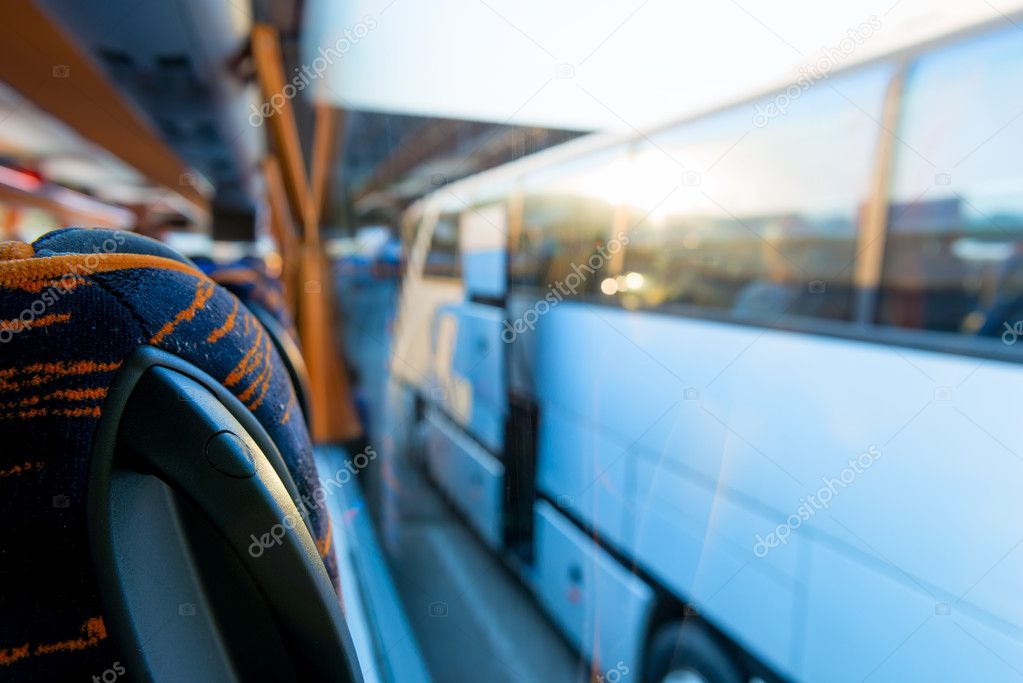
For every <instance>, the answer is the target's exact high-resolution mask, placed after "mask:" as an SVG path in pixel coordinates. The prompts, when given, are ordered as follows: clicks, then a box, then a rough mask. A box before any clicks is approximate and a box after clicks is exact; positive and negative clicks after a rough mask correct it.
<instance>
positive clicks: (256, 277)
mask: <svg viewBox="0 0 1023 683" xmlns="http://www.w3.org/2000/svg"><path fill="white" fill-rule="evenodd" d="M195 261H196V264H197V265H198V266H199V268H200V269H201V270H202V271H203V272H204V273H206V274H207V275H208V276H209V277H210V278H211V279H212V280H213V281H214V282H216V283H217V284H218V285H220V286H221V287H223V288H224V289H226V290H227V291H229V292H231V293H232V294H234V295H235V296H236V297H238V298H239V299H240V300H241V302H242V303H243V304H245V305H246V306H247V307H248V308H249V310H250V311H252V313H253V314H254V315H255V316H256V317H257V318H258V319H259V321H260V322H261V323H263V326H264V327H265V328H266V329H267V332H268V333H269V334H270V336H271V338H272V339H273V342H274V345H275V346H276V347H277V352H278V353H279V354H280V355H281V359H282V360H283V361H284V365H285V367H286V368H287V369H288V374H289V376H290V377H291V383H292V385H293V386H294V387H295V393H296V395H297V396H298V403H299V407H300V408H301V410H302V415H303V416H304V417H305V420H306V424H307V425H308V424H309V423H310V414H309V410H310V401H309V391H310V390H309V370H308V368H307V367H306V364H305V360H304V359H303V357H302V351H301V348H300V347H299V344H298V341H299V339H298V332H297V331H296V330H295V323H294V319H293V318H292V316H291V312H290V311H289V310H288V306H287V303H286V302H285V298H284V286H283V284H282V283H281V281H280V280H279V279H278V278H275V277H273V276H271V275H270V274H269V273H268V272H267V269H266V266H265V264H264V263H263V262H262V261H261V260H260V259H256V258H242V259H239V260H238V261H235V262H232V263H224V264H221V263H217V262H216V261H214V260H213V259H210V258H205V257H200V258H199V259H195Z"/></svg>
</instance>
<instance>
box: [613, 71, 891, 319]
mask: <svg viewBox="0 0 1023 683" xmlns="http://www.w3.org/2000/svg"><path fill="white" fill-rule="evenodd" d="M890 76H891V67H889V66H887V65H885V66H879V67H874V68H872V69H868V70H866V71H861V72H858V73H855V74H851V75H849V76H845V77H842V78H838V77H836V78H834V79H829V80H827V81H824V82H818V83H815V84H813V85H811V86H810V87H809V88H808V89H806V90H803V91H800V93H799V95H798V96H797V97H792V96H791V95H789V94H788V91H786V93H783V94H780V95H778V96H776V97H774V98H771V99H770V100H767V101H764V102H759V103H754V104H750V105H744V106H739V107H735V108H732V109H730V110H728V111H725V112H722V113H719V114H716V115H711V116H709V117H707V118H706V119H702V120H699V121H695V122H691V123H685V124H682V125H681V126H678V127H675V128H672V129H668V130H665V131H663V132H660V133H658V134H655V135H652V136H650V138H648V139H646V140H644V141H643V142H641V143H640V145H639V148H638V149H637V154H636V158H635V162H634V170H633V172H632V174H631V185H630V186H631V187H633V188H634V191H633V192H631V193H630V194H631V195H632V196H631V197H630V204H631V205H632V209H631V212H630V217H631V218H630V223H631V224H632V226H633V227H632V232H631V233H630V239H629V244H628V246H627V247H626V249H625V256H624V261H623V267H622V273H621V275H620V276H619V277H617V278H616V282H613V283H612V282H609V283H607V284H608V287H607V293H615V294H616V295H617V296H618V298H619V300H620V301H621V303H622V304H623V305H625V306H626V307H629V308H643V307H654V306H660V305H663V304H682V305H689V306H695V307H701V308H707V309H717V310H721V311H724V312H727V313H728V314H729V315H730V316H731V317H734V318H739V319H754V320H759V321H764V322H770V321H774V320H776V319H778V318H781V317H782V316H788V315H799V316H813V317H819V318H830V319H839V320H845V319H849V318H850V317H851V310H852V300H853V296H852V274H853V261H854V257H855V252H856V248H855V245H856V234H857V226H858V222H859V215H860V212H861V207H862V206H863V205H864V203H865V202H866V200H867V195H868V192H869V185H870V178H871V172H872V169H873V163H874V157H875V150H876V147H877V144H876V141H877V138H878V125H877V123H876V121H877V120H880V118H881V110H882V106H883V101H884V96H885V91H886V89H887V85H888V83H889V81H890ZM783 96H784V97H785V98H786V99H785V102H786V103H787V104H786V105H785V108H784V112H783V113H777V112H779V110H780V108H781V98H782V97H783ZM764 112H775V113H776V114H777V115H776V116H774V117H773V118H771V117H768V116H767V115H766V114H765V113H764ZM836 159H841V160H842V163H840V164H837V163H835V160H836Z"/></svg>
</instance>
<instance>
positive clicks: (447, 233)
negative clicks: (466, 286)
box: [425, 213, 461, 277]
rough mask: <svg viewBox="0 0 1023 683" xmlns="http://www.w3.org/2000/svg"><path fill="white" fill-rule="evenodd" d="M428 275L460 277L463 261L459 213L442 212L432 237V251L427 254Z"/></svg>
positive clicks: (426, 269)
mask: <svg viewBox="0 0 1023 683" xmlns="http://www.w3.org/2000/svg"><path fill="white" fill-rule="evenodd" d="M425 271H426V274H427V275H435V276H438V277H459V276H460V275H461V261H460V259H459V258H458V214H454V213H449V214H441V215H440V216H439V217H438V218H437V225H436V226H434V228H433V236H432V237H431V238H430V251H429V252H428V253H427V255H426V268H425Z"/></svg>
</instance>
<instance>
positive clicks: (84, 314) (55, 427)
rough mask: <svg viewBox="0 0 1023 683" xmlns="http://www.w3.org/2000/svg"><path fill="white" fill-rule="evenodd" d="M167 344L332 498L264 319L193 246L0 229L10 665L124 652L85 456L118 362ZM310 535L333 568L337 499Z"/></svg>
mask: <svg viewBox="0 0 1023 683" xmlns="http://www.w3.org/2000/svg"><path fill="white" fill-rule="evenodd" d="M147 345H148V346H152V347H156V348H158V349H160V350H162V351H164V352H167V353H170V354H172V355H174V356H177V357H178V358H180V359H182V360H183V361H185V362H187V363H189V364H191V365H192V366H194V367H195V368H197V369H198V370H200V371H202V372H204V373H206V374H208V375H209V376H211V377H213V378H214V379H215V380H217V381H219V382H220V383H221V384H222V385H223V387H225V388H226V389H227V390H228V391H229V392H230V393H231V394H233V395H234V396H235V397H236V398H237V399H238V401H240V402H241V403H242V404H244V406H245V407H246V408H247V409H248V410H249V411H250V412H251V414H252V415H253V416H254V417H255V418H256V419H257V420H258V421H259V423H260V424H261V425H262V427H263V428H264V429H265V430H266V432H267V434H268V435H269V437H270V438H271V439H272V440H273V442H274V444H275V445H276V447H277V448H278V449H279V451H280V453H281V455H282V456H283V459H284V460H285V462H286V464H287V466H288V468H289V469H290V471H291V473H292V476H293V478H294V480H295V483H296V485H297V488H298V490H299V492H300V493H301V495H302V496H303V498H305V499H307V500H313V499H321V498H317V496H321V497H322V491H321V490H320V487H319V483H318V479H317V477H316V472H315V466H314V463H313V461H312V456H311V445H310V441H309V435H308V433H307V431H306V427H305V424H304V423H303V420H302V419H300V418H298V419H296V418H295V416H296V414H297V400H296V396H295V393H294V391H293V389H292V386H291V382H290V381H289V377H288V372H287V371H286V370H285V368H284V367H283V365H282V363H281V359H280V357H279V355H278V353H277V351H276V350H275V348H274V345H273V344H272V343H271V341H270V339H269V338H268V336H267V334H266V332H265V330H264V329H263V327H262V325H260V324H259V322H258V321H257V320H256V318H255V317H254V316H253V315H252V314H251V313H250V312H249V311H248V310H247V309H246V308H245V307H244V306H243V305H241V304H240V302H239V301H238V299H237V298H235V297H234V296H233V295H231V294H230V293H229V292H227V291H226V290H225V289H223V288H222V287H220V286H218V285H216V284H215V283H214V282H213V281H211V280H210V279H209V278H208V277H206V276H205V275H204V274H203V273H202V272H200V271H199V270H198V269H196V268H195V266H194V264H192V263H191V262H190V261H189V260H188V259H186V258H184V257H182V256H180V255H179V254H177V253H176V252H174V251H173V250H171V249H169V248H168V247H166V246H165V245H163V244H161V243H159V242H156V241H154V240H151V239H148V238H145V237H141V236H138V235H135V234H132V233H127V232H123V231H113V230H103V229H84V228H68V229H64V230H58V231H55V232H51V233H49V234H47V235H44V236H42V237H40V238H39V239H38V240H36V241H35V242H34V243H33V244H31V245H27V244H24V243H20V242H7V243H0V444H3V447H2V448H0V519H3V521H4V533H3V534H0V605H2V607H0V679H3V680H5V681H6V680H16V681H20V680H73V679H80V680H91V678H92V677H93V676H95V675H97V674H101V673H102V672H103V671H105V670H107V669H109V668H110V667H111V666H112V665H113V663H114V658H115V656H114V653H113V650H112V647H111V645H110V640H109V638H108V637H107V631H106V625H105V624H104V619H103V611H102V604H101V601H100V597H99V594H98V589H97V581H96V577H95V575H94V572H93V565H92V562H91V558H90V547H89V543H88V534H87V524H86V495H87V490H86V488H87V487H86V482H87V468H88V464H89V456H90V452H91V448H92V445H93V440H94V436H95V433H96V428H97V424H98V423H99V421H100V419H101V417H102V415H103V411H104V405H105V399H106V397H107V393H108V390H109V388H110V386H111V383H112V382H113V380H114V378H115V376H116V374H117V373H118V370H119V369H120V367H121V365H122V363H124V361H125V359H126V358H128V357H129V356H130V355H131V354H132V353H133V352H135V351H136V350H137V349H138V348H139V347H142V346H147ZM309 513H310V526H311V527H312V530H313V537H314V539H316V545H317V547H318V548H319V550H320V552H321V556H322V557H323V560H324V563H325V565H326V566H327V570H328V572H329V573H330V576H331V577H332V579H333V580H334V581H335V583H336V567H335V558H334V555H333V552H332V548H331V530H330V528H329V522H328V519H327V517H326V514H325V512H324V511H323V510H321V509H319V508H318V507H316V506H312V507H311V508H310V509H309Z"/></svg>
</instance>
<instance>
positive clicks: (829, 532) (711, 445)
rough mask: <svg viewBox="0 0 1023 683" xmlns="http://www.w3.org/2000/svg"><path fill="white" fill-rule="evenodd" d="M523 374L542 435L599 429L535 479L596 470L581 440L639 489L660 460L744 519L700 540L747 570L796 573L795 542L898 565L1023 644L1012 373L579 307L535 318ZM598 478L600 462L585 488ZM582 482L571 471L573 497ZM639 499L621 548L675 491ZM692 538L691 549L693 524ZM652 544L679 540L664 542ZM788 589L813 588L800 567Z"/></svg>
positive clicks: (592, 518) (641, 552)
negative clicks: (528, 367)
mask: <svg viewBox="0 0 1023 683" xmlns="http://www.w3.org/2000/svg"><path fill="white" fill-rule="evenodd" d="M536 363H537V371H536V382H537V386H538V391H537V395H538V396H539V397H540V422H541V425H543V423H544V421H545V420H549V419H557V417H554V418H551V416H552V415H553V416H558V415H566V416H571V420H572V421H573V422H575V423H577V424H579V425H582V426H583V428H584V429H586V430H589V431H591V432H593V433H592V434H589V435H587V437H586V439H581V438H580V439H578V440H577V441H576V443H571V442H569V441H567V440H563V441H558V442H557V447H554V445H553V444H554V442H553V441H551V442H550V443H547V444H546V446H547V447H546V448H544V449H542V450H541V453H540V456H539V466H540V468H541V470H542V471H547V472H551V473H559V472H570V471H572V468H573V467H575V465H574V464H573V461H576V460H578V459H585V458H587V457H590V458H592V457H593V455H592V454H591V453H588V452H587V451H588V450H589V449H592V448H593V447H594V445H599V446H600V449H601V450H600V451H599V456H600V457H601V458H603V459H604V460H603V461H604V462H608V463H610V462H613V461H614V459H615V457H617V456H616V455H614V454H612V453H610V452H608V453H607V454H605V453H603V452H602V451H603V449H604V448H605V447H604V446H603V444H604V443H605V441H607V442H612V441H614V442H617V443H619V444H622V448H621V450H620V452H619V454H618V455H619V456H620V461H622V462H625V463H628V465H627V467H626V468H624V470H623V471H620V472H617V473H616V474H615V478H616V479H619V481H628V480H629V477H635V480H636V481H642V479H643V477H641V476H639V474H638V470H637V469H636V468H637V467H638V465H637V462H638V460H639V458H644V459H646V460H649V461H652V462H658V463H661V462H663V465H664V467H665V468H666V469H667V470H672V471H679V472H684V473H685V476H687V477H690V478H692V479H693V480H694V481H699V482H702V484H703V486H704V487H705V488H707V489H709V490H713V492H714V493H713V501H714V502H713V503H712V505H713V506H714V507H715V508H716V509H717V510H727V509H729V506H734V505H739V506H745V507H747V508H748V509H749V510H750V511H755V512H756V513H757V516H747V517H746V518H745V521H742V522H741V523H739V522H736V523H735V524H734V525H733V524H729V525H722V521H721V518H720V517H710V520H711V521H709V522H706V529H709V530H710V531H711V532H714V533H718V529H721V530H722V531H721V533H723V534H724V536H725V537H726V538H727V539H729V541H730V542H732V543H735V544H737V545H738V546H739V547H741V545H742V543H743V538H742V537H743V536H744V535H745V536H746V538H745V543H746V547H747V558H748V560H749V562H750V563H751V564H752V565H753V567H754V568H755V569H756V572H758V573H759V574H763V575H765V576H769V575H771V573H772V572H775V571H783V572H791V568H792V567H793V566H795V565H796V562H795V561H794V560H792V559H791V556H790V555H788V553H790V551H791V550H792V549H793V548H795V547H796V544H802V543H812V544H813V545H814V546H816V545H817V544H820V543H828V544H831V545H832V546H834V547H835V548H837V549H839V552H842V553H845V554H847V555H848V556H849V557H859V558H863V559H864V561H872V562H877V561H884V562H886V563H889V564H891V565H894V566H896V567H898V569H899V573H900V575H901V576H902V577H903V578H902V580H903V581H904V582H905V583H906V584H907V585H913V584H914V583H921V584H925V585H928V586H933V587H934V589H935V590H936V591H941V592H944V593H945V594H949V595H952V596H965V597H964V598H963V600H964V605H965V604H967V603H968V604H969V609H972V610H974V611H975V612H976V613H977V615H978V616H977V618H978V619H980V620H982V621H984V623H986V624H988V625H989V626H990V627H992V628H995V629H999V630H1001V631H1003V632H1005V633H1018V630H1019V627H1020V625H1021V623H1023V619H1021V614H1023V612H1021V607H1020V599H1021V598H1020V597H1019V593H1020V592H1019V591H1017V590H1016V587H1017V586H1018V580H1015V579H1013V577H1018V576H1020V575H1023V552H1018V551H1019V548H1018V547H1017V546H1018V542H1019V539H1020V538H1023V496H1021V495H1020V491H1023V462H1021V458H1023V455H1020V454H1023V431H1021V430H1019V429H1018V424H1019V420H1018V405H1016V404H1015V402H1013V401H1011V400H1006V397H1011V396H1013V395H1014V393H1015V388H1018V387H1019V386H1021V385H1023V367H1020V366H1019V365H1015V364H1007V363H1000V362H996V361H982V360H978V359H971V358H965V357H960V356H954V355H950V354H939V353H934V352H925V351H918V350H912V349H907V348H894V347H890V346H884V345H881V344H876V343H866V342H861V341H854V340H849V339H839V338H834V337H826V336H823V335H809V334H800V333H795V332H788V331H781V330H771V329H764V328H758V327H752V326H744V325H736V324H729V323H724V322H713V321H707V320H698V319H686V318H678V317H669V316H666V315H660V314H650V313H630V312H627V311H622V310H616V309H611V308H606V307H592V306H587V305H582V304H578V303H574V302H564V303H561V304H560V305H558V306H557V307H555V308H553V309H552V310H551V311H550V312H549V313H548V314H547V315H545V316H544V317H543V318H542V320H541V322H540V326H539V328H538V330H537V349H536ZM559 428H560V427H559ZM588 447H589V448H588ZM630 468H632V469H631V471H630ZM601 474H602V468H600V467H599V466H594V467H593V469H592V475H590V476H589V477H588V478H589V480H590V482H592V485H593V486H596V485H597V481H598V479H599V475H601ZM657 477H660V474H658V475H657ZM657 477H654V480H656V479H657ZM556 479H557V477H556V476H552V477H550V479H549V480H551V481H554V480H556ZM547 480H548V479H542V481H547ZM587 483H588V482H586V479H585V477H584V475H583V474H582V472H581V471H580V473H579V481H578V482H576V483H575V484H574V486H577V487H580V486H581V487H584V486H586V485H587ZM678 486H681V484H678ZM680 490H681V489H680ZM644 493H645V491H643V490H641V488H637V490H636V492H635V494H629V496H634V497H629V496H627V497H626V498H625V499H624V500H623V501H621V504H620V506H619V507H620V508H621V509H622V510H623V511H624V513H625V515H626V519H627V520H628V519H629V514H630V513H629V510H633V511H634V513H635V518H634V519H632V521H631V522H629V521H627V522H626V523H625V529H626V533H628V529H629V528H630V527H635V528H636V529H639V528H640V526H641V524H642V523H643V519H642V515H644V514H646V515H648V516H650V518H654V516H661V517H668V518H670V517H671V515H672V511H671V510H669V509H667V508H666V505H667V504H668V503H670V502H672V501H677V500H678V499H677V498H676V494H674V493H672V492H671V491H665V492H664V493H663V494H658V495H657V496H651V498H650V500H647V499H646V497H645V496H644ZM708 504H710V503H708ZM705 507H706V506H705ZM589 508H590V509H586V506H584V507H583V508H582V509H581V510H580V511H579V518H580V519H582V520H583V521H584V522H585V523H586V524H588V525H591V526H593V527H595V528H598V529H599V528H601V527H600V525H601V524H602V522H601V518H602V517H607V516H611V517H613V516H614V514H617V513H616V512H615V510H614V509H613V507H612V509H611V510H609V509H608V507H607V506H604V505H603V504H602V507H599V508H596V509H595V508H594V506H589ZM760 525H763V526H760ZM687 533H690V534H691V535H692V537H693V538H698V533H699V525H697V526H696V527H694V528H692V529H690V530H688V532H687ZM705 533H706V532H705ZM650 538H658V544H657V545H658V546H670V545H672V544H673V543H674V542H675V537H674V536H672V535H671V534H670V532H669V531H667V530H666V531H665V535H664V536H660V537H657V536H656V535H653V534H651V535H650ZM682 538H685V537H684V536H683V537H682ZM710 538H711V539H715V538H716V537H715V536H713V535H712V536H711V537H710ZM762 542H763V544H764V545H761V543H762ZM649 545H650V547H641V548H638V549H637V550H636V551H635V557H634V558H632V559H634V560H635V561H636V562H637V563H638V564H639V565H640V566H641V567H644V568H645V569H647V570H648V571H651V572H654V571H656V572H657V574H658V576H662V577H663V578H664V580H665V581H666V583H668V585H673V584H671V583H670V582H669V580H670V579H671V578H672V577H675V576H676V575H677V572H678V569H677V568H672V567H671V566H670V562H667V561H666V560H664V559H663V558H661V559H657V558H658V555H657V554H656V551H657V550H658V548H656V547H653V546H654V544H653V543H652V542H651V543H650V544H649ZM692 547H693V550H692V552H694V553H695V552H700V551H699V550H698V549H697V546H695V545H694V546H692ZM707 547H708V548H709V549H710V550H704V551H703V552H702V553H701V554H700V556H699V561H700V562H701V563H709V564H710V565H713V564H714V563H716V562H718V561H719V559H718V558H716V557H715V555H714V552H713V548H714V547H715V545H714V543H711V544H710V545H708V546H707ZM1014 549H1015V550H1014ZM807 552H809V551H807ZM879 558H880V559H879ZM655 564H656V565H657V566H654V565H655ZM726 564H727V563H726ZM721 566H725V565H721ZM746 573H747V572H745V571H744V572H740V574H739V576H743V575H745V574H746ZM753 575H756V574H751V576H753ZM682 578H683V579H684V578H685V577H684V575H682ZM797 578H798V580H800V581H801V582H803V581H807V580H811V579H810V578H809V577H806V576H805V573H803V572H801V573H800V575H799V576H798V577H797ZM738 580H739V579H737V581H738ZM674 585H675V586H676V590H679V589H680V588H681V586H679V585H678V584H674ZM696 585H697V586H698V585H699V584H698V583H697V584H696ZM763 590H764V591H767V592H770V591H769V586H768V585H766V584H765V586H764V588H763ZM778 590H780V591H781V592H782V593H781V594H782V595H783V596H784V593H785V589H784V588H780V589H778ZM845 590H846V596H847V600H848V604H849V605H855V604H856V603H857V601H859V600H866V599H867V598H868V597H869V596H867V595H865V594H863V593H862V590H864V589H861V588H860V587H859V586H857V585H855V584H854V585H850V586H848V587H846V589H845ZM680 597H681V598H682V599H688V598H691V597H692V596H691V595H688V594H686V593H685V592H681V591H680ZM697 597H699V596H697ZM749 598H750V600H753V601H754V602H756V601H760V602H763V601H769V600H774V599H775V598H774V596H767V595H766V594H765V595H762V596H760V597H757V596H753V595H750V596H749ZM705 599H706V598H705ZM784 599H785V600H792V599H793V598H792V597H791V596H788V597H784ZM719 609H720V608H719V607H715V604H714V601H710V604H709V605H708V606H707V608H706V609H705V615H706V616H707V617H708V619H710V620H711V621H712V622H713V623H717V624H719V625H721V626H723V627H725V626H726V627H727V629H728V631H729V633H730V635H732V636H733V637H735V638H736V639H737V640H738V641H739V642H751V640H750V638H751V637H753V638H754V639H755V638H757V636H756V635H755V634H756V633H757V629H758V628H759V626H758V622H757V621H756V620H753V619H751V620H750V621H749V622H748V623H745V622H743V621H742V620H741V619H738V618H737V617H735V616H734V615H735V614H737V613H729V612H727V610H725V611H718V610H719ZM778 614H779V617H778V618H779V622H778V624H777V628H778V629H779V630H786V629H788V630H790V631H791V633H792V637H793V638H795V639H796V642H797V643H798V642H800V641H802V640H803V639H804V634H802V633H801V632H800V627H799V624H800V623H801V621H802V619H803V618H804V617H805V615H804V614H801V613H800V612H798V611H792V610H787V611H781V612H779V613H778ZM786 615H787V616H786ZM785 619H791V620H792V621H791V622H789V623H785V622H784V621H783V620H785ZM758 642H759V641H758ZM764 646H765V647H766V646H767V643H766V642H765V643H764ZM770 647H771V648H775V647H777V648H780V650H779V651H774V650H773V649H772V650H771V651H766V650H762V649H760V648H754V650H755V653H756V654H758V655H759V656H761V657H763V658H765V659H767V660H768V661H772V662H784V661H790V660H791V657H792V656H793V655H792V654H791V651H796V650H798V647H797V646H796V645H793V646H792V647H791V648H788V647H786V646H785V644H784V643H783V642H781V641H779V642H774V641H771V644H770Z"/></svg>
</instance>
